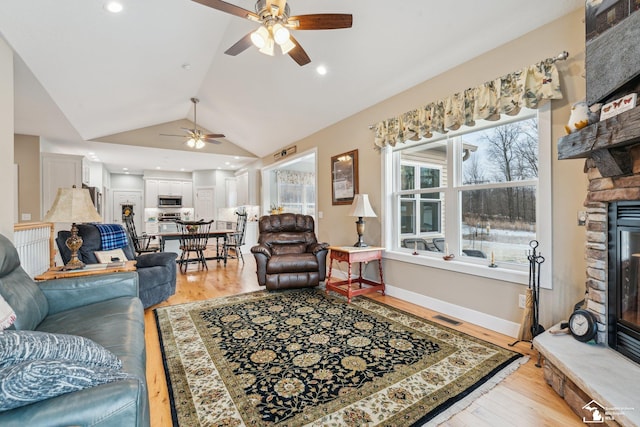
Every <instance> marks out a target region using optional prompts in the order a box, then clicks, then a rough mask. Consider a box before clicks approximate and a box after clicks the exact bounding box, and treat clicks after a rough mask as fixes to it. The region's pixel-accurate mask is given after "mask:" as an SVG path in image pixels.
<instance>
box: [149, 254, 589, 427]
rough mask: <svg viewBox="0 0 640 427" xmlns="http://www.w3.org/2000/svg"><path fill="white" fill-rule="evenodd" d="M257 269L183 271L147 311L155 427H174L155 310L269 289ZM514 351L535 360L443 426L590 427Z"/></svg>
mask: <svg viewBox="0 0 640 427" xmlns="http://www.w3.org/2000/svg"><path fill="white" fill-rule="evenodd" d="M255 270H256V269H255V262H254V260H253V256H251V254H248V255H246V256H245V264H244V265H243V264H242V262H239V261H238V260H229V263H228V265H227V266H226V267H224V266H223V264H222V263H217V262H215V261H210V262H209V270H208V271H197V270H196V267H195V265H193V266H190V267H189V270H188V271H187V274H181V273H180V272H178V278H177V291H176V294H175V295H174V296H172V297H171V298H169V299H168V300H167V301H165V302H163V303H161V304H158V305H157V306H154V307H150V308H148V309H147V310H146V311H145V326H146V334H145V339H146V345H147V382H148V385H149V400H150V411H151V425H152V426H153V427H158V426H171V425H172V423H171V409H170V405H169V396H168V392H167V384H166V379H165V374H164V368H163V364H162V355H161V351H160V343H159V341H158V330H157V327H156V322H155V315H154V313H153V309H154V308H156V307H161V306H165V305H174V304H180V303H184V302H190V301H197V300H203V299H209V298H216V297H220V296H225V295H232V294H237V293H243V292H251V291H256V290H260V289H264V288H262V287H260V286H258V284H257V279H256V273H255ZM358 298H362V297H358ZM374 298H375V299H377V300H380V301H383V302H385V303H386V304H389V305H392V306H394V307H397V308H400V309H402V310H405V311H408V312H411V313H413V314H416V315H418V316H421V317H424V318H427V319H431V320H433V321H434V322H437V323H442V324H444V325H445V326H448V327H452V326H451V325H449V324H447V323H444V322H441V321H438V320H437V319H433V317H434V316H435V315H436V314H438V313H436V312H434V311H431V310H428V309H425V308H422V307H419V306H416V305H414V304H411V303H409V302H406V301H402V300H399V299H396V298H393V297H389V296H381V295H378V296H375V297H374ZM453 328H454V329H457V330H460V331H462V332H465V333H468V334H470V335H473V336H475V337H479V338H482V339H484V340H486V341H490V342H492V343H495V344H498V345H501V346H503V347H507V345H508V344H509V343H511V342H513V341H514V339H513V338H511V337H508V336H505V335H501V334H498V333H496V332H493V331H490V330H487V329H484V328H481V327H479V326H476V325H473V324H469V323H464V322H463V323H462V324H461V325H459V326H453ZM513 348H514V349H515V350H516V351H519V352H521V353H523V354H527V355H529V356H530V360H529V361H528V362H527V363H526V364H525V365H524V366H521V367H520V368H519V369H518V370H517V371H516V372H515V373H513V374H511V375H510V376H508V377H507V378H506V379H505V380H504V381H502V382H501V383H500V384H498V385H497V386H496V387H495V388H493V389H492V390H490V391H489V392H488V393H486V394H484V395H483V396H481V397H480V398H478V399H477V400H475V401H474V402H473V403H472V404H471V405H470V406H469V407H467V408H466V409H465V410H463V411H462V412H460V413H458V414H456V415H455V416H454V417H452V418H451V419H450V420H448V421H447V422H446V423H444V424H443V425H445V426H456V427H457V426H474V427H475V426H487V427H489V426H490V427H496V426H518V427H526V426H531V427H540V426H584V424H583V423H582V422H581V421H580V419H579V418H578V416H576V415H575V414H574V413H573V412H572V411H571V409H569V407H568V406H567V404H566V403H565V402H564V400H562V399H561V398H560V397H559V396H558V395H556V393H555V392H554V391H553V390H552V389H551V387H549V386H548V385H547V384H546V383H545V381H544V378H543V376H542V369H540V368H536V367H535V362H536V361H537V353H536V352H535V351H533V350H531V346H530V344H529V343H519V344H517V345H516V346H515V347H513ZM185 427H186V426H185Z"/></svg>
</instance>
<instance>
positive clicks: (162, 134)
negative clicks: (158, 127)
mask: <svg viewBox="0 0 640 427" xmlns="http://www.w3.org/2000/svg"><path fill="white" fill-rule="evenodd" d="M160 136H177V137H179V138H186V137H187V135H171V134H168V133H161V134H160Z"/></svg>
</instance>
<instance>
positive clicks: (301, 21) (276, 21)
mask: <svg viewBox="0 0 640 427" xmlns="http://www.w3.org/2000/svg"><path fill="white" fill-rule="evenodd" d="M193 1H195V2H196V3H200V4H203V5H205V6H208V7H211V8H213V9H216V10H219V11H221V12H225V13H229V14H231V15H235V16H238V17H240V18H244V19H248V20H250V21H253V22H258V23H260V24H261V25H260V27H259V28H258V29H257V30H255V31H252V32H251V33H249V34H247V35H245V36H244V37H243V38H241V39H240V40H238V41H237V42H236V43H235V44H234V45H233V46H231V47H230V48H229V49H227V50H226V51H225V54H227V55H231V56H236V55H238V54H239V53H242V52H244V51H245V50H246V49H248V48H249V46H251V44H253V45H254V46H256V47H257V48H258V49H259V51H260V52H261V53H264V54H265V55H269V56H273V55H274V48H275V45H276V44H277V45H278V46H280V50H281V51H282V54H283V55H289V56H290V57H291V58H292V59H293V60H294V61H296V63H298V65H300V66H303V65H306V64H308V63H309V62H311V59H310V58H309V55H307V53H306V52H305V51H304V49H303V48H302V46H300V43H298V41H297V40H296V39H295V38H294V37H293V36H292V35H291V32H290V30H333V29H339V28H351V26H352V24H353V16H352V15H350V14H344V13H317V14H311V15H299V16H290V14H289V5H288V4H287V1H286V0H258V1H257V2H256V6H255V13H254V12H251V11H249V10H246V9H243V8H241V7H239V6H236V5H233V4H231V3H227V2H224V1H222V0H193Z"/></svg>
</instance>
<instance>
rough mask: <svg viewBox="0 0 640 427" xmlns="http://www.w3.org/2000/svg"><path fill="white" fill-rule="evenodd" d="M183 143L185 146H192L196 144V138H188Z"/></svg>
mask: <svg viewBox="0 0 640 427" xmlns="http://www.w3.org/2000/svg"><path fill="white" fill-rule="evenodd" d="M185 144H187V147H189V148H193V147H195V146H196V140H195V139H193V138H189V139H188V140H187V142H185Z"/></svg>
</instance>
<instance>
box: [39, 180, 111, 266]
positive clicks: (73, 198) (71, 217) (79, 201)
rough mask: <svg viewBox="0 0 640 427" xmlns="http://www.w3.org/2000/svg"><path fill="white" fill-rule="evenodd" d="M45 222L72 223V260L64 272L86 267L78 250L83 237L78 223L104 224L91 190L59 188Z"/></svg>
mask: <svg viewBox="0 0 640 427" xmlns="http://www.w3.org/2000/svg"><path fill="white" fill-rule="evenodd" d="M42 220H43V221H45V222H67V223H68V222H71V223H72V225H71V237H69V238H68V239H67V241H66V244H67V247H68V248H69V250H70V251H71V259H70V260H69V262H68V263H67V264H66V265H65V266H64V267H63V270H77V269H80V268H82V267H84V263H83V262H82V261H80V260H79V259H78V250H79V249H80V248H81V247H82V243H83V242H82V237H80V236H78V227H77V226H76V223H82V222H102V217H101V216H100V214H98V211H96V208H95V207H94V206H93V202H92V201H91V195H90V194H89V190H87V189H84V188H76V186H75V185H74V186H73V188H58V194H57V195H56V199H55V200H54V202H53V205H52V206H51V209H49V212H47V214H46V215H45V216H44V218H43V219H42Z"/></svg>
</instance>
